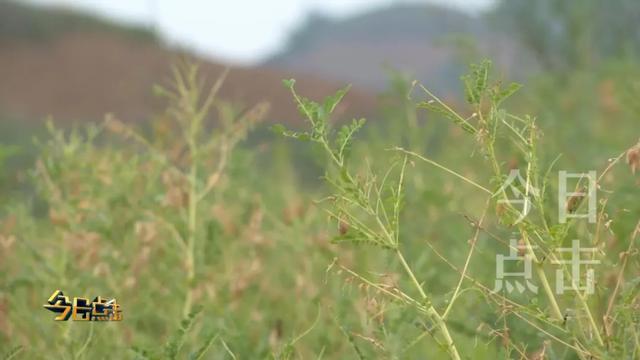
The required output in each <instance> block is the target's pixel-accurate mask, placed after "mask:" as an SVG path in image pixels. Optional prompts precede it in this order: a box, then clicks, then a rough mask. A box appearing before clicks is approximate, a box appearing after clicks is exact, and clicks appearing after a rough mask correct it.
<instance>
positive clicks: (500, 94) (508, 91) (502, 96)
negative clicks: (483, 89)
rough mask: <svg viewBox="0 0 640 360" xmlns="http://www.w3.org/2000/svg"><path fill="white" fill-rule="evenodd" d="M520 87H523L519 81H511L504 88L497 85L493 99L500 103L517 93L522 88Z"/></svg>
mask: <svg viewBox="0 0 640 360" xmlns="http://www.w3.org/2000/svg"><path fill="white" fill-rule="evenodd" d="M520 88H522V85H521V84H518V83H511V84H509V85H508V86H507V87H506V88H504V89H500V88H499V87H497V88H496V89H495V91H494V93H493V101H494V102H495V103H496V104H500V103H501V102H502V101H504V100H506V99H507V98H509V97H510V96H511V95H513V94H515V93H516V91H518V90H520Z"/></svg>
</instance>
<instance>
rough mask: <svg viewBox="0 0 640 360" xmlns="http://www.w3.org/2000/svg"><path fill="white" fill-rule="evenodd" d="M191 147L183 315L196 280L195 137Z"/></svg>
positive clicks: (196, 174) (185, 314)
mask: <svg viewBox="0 0 640 360" xmlns="http://www.w3.org/2000/svg"><path fill="white" fill-rule="evenodd" d="M189 148H190V150H191V168H190V171H189V209H188V215H187V216H188V220H187V231H188V234H189V235H188V238H187V249H186V252H187V253H186V257H187V259H186V270H187V294H186V298H185V302H184V310H183V316H185V317H186V316H188V315H189V313H190V312H191V307H192V302H193V286H194V281H195V273H196V272H195V247H196V224H197V215H198V211H197V210H198V189H197V186H196V185H197V179H198V166H197V162H196V157H197V147H196V145H195V141H194V139H190V141H189Z"/></svg>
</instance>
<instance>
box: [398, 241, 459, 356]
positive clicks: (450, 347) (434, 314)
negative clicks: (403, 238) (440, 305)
mask: <svg viewBox="0 0 640 360" xmlns="http://www.w3.org/2000/svg"><path fill="white" fill-rule="evenodd" d="M396 255H398V259H400V263H401V264H402V267H403V268H404V269H405V271H406V272H407V274H408V275H409V277H410V278H411V281H412V282H413V284H414V285H415V287H416V288H417V289H418V292H419V293H420V296H421V297H422V300H423V301H424V302H425V303H427V305H428V306H429V308H428V309H427V314H428V315H429V316H430V317H431V319H432V320H433V321H434V322H435V323H436V326H437V327H438V330H440V333H441V334H442V337H444V340H445V342H446V346H447V351H448V352H449V355H450V356H451V358H452V359H454V360H460V355H459V354H458V349H456V346H455V343H454V342H453V339H452V338H451V334H450V333H449V329H448V328H447V324H446V323H445V321H444V320H443V319H442V316H440V314H439V313H438V311H437V310H436V309H435V308H434V307H433V305H431V302H430V300H429V297H428V296H427V294H426V293H425V291H424V289H423V288H422V285H420V282H419V281H418V279H417V278H416V276H415V274H414V273H413V271H412V270H411V267H409V264H408V263H407V260H405V258H404V256H403V255H402V252H401V251H400V250H399V249H396Z"/></svg>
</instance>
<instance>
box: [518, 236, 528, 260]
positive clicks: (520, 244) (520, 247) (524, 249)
mask: <svg viewBox="0 0 640 360" xmlns="http://www.w3.org/2000/svg"><path fill="white" fill-rule="evenodd" d="M526 253H527V244H526V243H525V242H524V239H520V240H518V256H524V255H525V254H526Z"/></svg>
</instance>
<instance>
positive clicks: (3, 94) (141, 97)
mask: <svg viewBox="0 0 640 360" xmlns="http://www.w3.org/2000/svg"><path fill="white" fill-rule="evenodd" d="M0 10H1V11H0V20H2V21H0V24H1V25H0V79H2V82H0V114H2V115H4V117H7V116H8V117H10V118H19V119H30V120H38V119H42V118H44V117H45V116H48V115H52V116H53V117H54V118H55V119H56V120H57V121H61V122H70V121H84V120H100V119H102V117H103V115H104V114H105V113H107V112H113V113H115V114H117V115H118V116H119V117H120V118H122V119H123V120H127V121H141V120H144V119H146V118H148V117H149V116H151V115H152V114H153V113H154V112H155V111H159V110H161V108H162V107H161V105H162V104H161V103H159V100H158V99H157V98H155V97H154V96H153V95H152V91H151V89H152V86H153V85H154V84H155V83H162V82H163V81H166V80H168V79H169V74H170V66H171V64H172V63H174V62H175V61H176V60H178V59H179V58H181V57H184V56H189V55H188V54H186V53H184V52H182V51H180V50H177V49H170V48H167V47H166V46H164V45H163V44H162V43H161V42H159V41H158V40H157V39H156V38H155V37H154V36H153V34H152V33H149V32H148V31H147V30H145V29H142V28H133V27H125V26H120V25H118V24H112V23H109V22H106V21H104V20H101V19H97V18H93V17H90V16H86V15H81V14H76V13H73V12H69V11H68V10H60V9H57V10H56V9H45V10H43V9H39V8H31V7H26V6H22V5H16V4H13V3H3V4H2V5H1V9H0ZM9 20H10V21H9ZM198 61H199V62H200V63H201V64H202V69H203V71H204V73H205V74H207V75H208V78H209V79H210V80H211V81H213V80H215V78H216V76H217V75H218V74H220V73H221V72H222V71H223V70H224V69H225V67H227V65H226V64H222V63H218V62H214V61H208V60H205V59H198ZM290 77H296V78H297V79H298V83H299V84H300V86H299V88H300V91H301V92H302V93H305V94H306V95H308V96H310V97H321V96H324V95H326V94H329V93H331V92H332V91H333V90H335V89H336V88H337V87H340V86H343V85H344V82H340V81H336V82H327V81H321V80H319V79H318V78H315V77H313V76H303V75H300V74H296V73H295V72H290V71H276V70H269V69H265V68H260V67H258V68H232V70H231V72H230V74H229V76H228V79H227V81H226V83H225V85H224V86H223V88H222V91H221V97H222V98H224V99H226V100H229V101H232V102H234V103H237V104H238V105H240V106H243V105H251V104H253V103H256V102H258V101H262V100H266V101H269V102H270V103H271V112H270V115H269V119H270V120H273V121H278V122H289V123H292V122H298V121H299V116H298V114H297V111H296V109H295V106H294V105H293V101H292V100H291V96H290V94H289V93H288V92H287V90H285V89H284V88H283V86H282V85H281V80H282V79H284V78H290ZM374 100H375V97H374V96H372V95H370V94H369V93H367V92H365V91H362V90H358V89H357V88H356V89H353V91H351V93H350V94H349V95H348V97H347V99H346V101H345V108H344V111H346V115H349V116H350V115H354V116H355V115H366V114H367V113H368V112H369V111H370V109H371V108H372V107H373V104H374Z"/></svg>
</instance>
